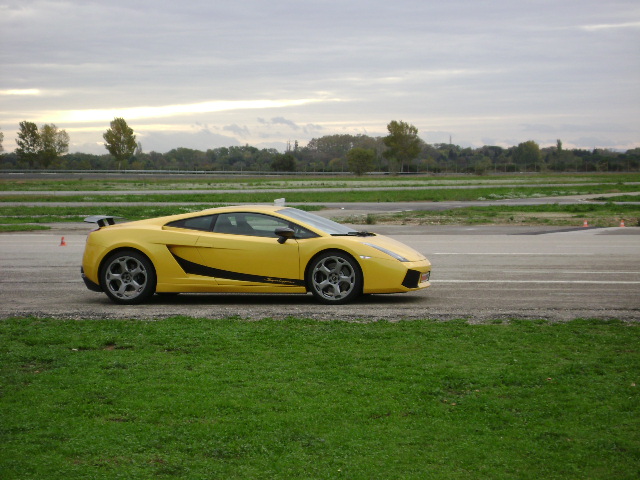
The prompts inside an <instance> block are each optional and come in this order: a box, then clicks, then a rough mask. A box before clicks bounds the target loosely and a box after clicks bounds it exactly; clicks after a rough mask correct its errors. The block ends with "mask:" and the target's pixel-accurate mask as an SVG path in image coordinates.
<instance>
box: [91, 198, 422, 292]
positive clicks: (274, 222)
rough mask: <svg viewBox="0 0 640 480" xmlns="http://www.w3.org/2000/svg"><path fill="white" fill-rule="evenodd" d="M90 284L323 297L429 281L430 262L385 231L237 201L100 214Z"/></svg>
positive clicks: (110, 288)
mask: <svg viewBox="0 0 640 480" xmlns="http://www.w3.org/2000/svg"><path fill="white" fill-rule="evenodd" d="M85 221H88V222H92V223H97V224H98V228H97V229H96V230H94V231H92V232H91V233H89V235H88V236H87V242H86V246H85V251H84V255H83V260H82V268H81V273H82V278H83V280H84V282H85V284H86V286H87V287H88V288H89V289H90V290H93V291H96V292H104V293H105V294H106V295H107V296H108V297H109V298H110V299H111V300H112V301H114V302H116V303H120V304H139V303H142V302H144V301H146V300H149V299H150V298H151V297H152V296H153V295H154V294H177V293H216V292H241V293H242V292H244V293H301V294H304V293H308V292H311V293H312V294H313V295H314V297H315V298H316V299H317V300H318V301H319V302H322V303H326V304H342V303H347V302H350V301H352V300H354V299H355V298H357V297H358V296H360V295H362V294H372V293H374V294H375V293H401V292H409V291H415V290H419V289H423V288H427V287H429V285H430V284H429V276H430V273H431V264H430V263H429V261H428V260H427V259H426V258H425V256H424V255H422V254H421V253H419V252H417V251H415V250H413V249H412V248H410V247H408V246H406V245H404V244H402V243H400V242H398V241H395V240H393V239H391V238H389V237H385V236H382V235H377V234H375V233H370V232H363V231H358V230H355V229H353V228H350V227H348V226H345V225H342V224H339V223H336V222H334V221H331V220H328V219H326V218H323V217H320V216H318V215H315V214H313V213H309V212H305V211H302V210H299V209H296V208H291V207H286V206H234V207H220V208H213V209H209V210H204V211H200V212H194V213H187V214H180V215H172V216H168V217H159V218H152V219H147V220H139V221H133V222H124V223H116V222H115V219H114V217H111V216H106V215H95V216H92V217H88V218H87V219H86V220H85Z"/></svg>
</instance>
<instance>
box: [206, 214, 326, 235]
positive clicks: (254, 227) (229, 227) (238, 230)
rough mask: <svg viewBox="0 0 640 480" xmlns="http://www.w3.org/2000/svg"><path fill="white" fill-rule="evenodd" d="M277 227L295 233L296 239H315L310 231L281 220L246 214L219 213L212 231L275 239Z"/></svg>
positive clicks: (269, 216) (267, 216)
mask: <svg viewBox="0 0 640 480" xmlns="http://www.w3.org/2000/svg"><path fill="white" fill-rule="evenodd" d="M278 227H286V228H291V229H292V230H293V231H294V232H295V237H296V238H312V237H317V235H316V234H315V233H313V232H311V231H310V230H307V229H306V228H303V227H301V226H299V225H297V224H295V223H293V222H291V221H288V220H285V219H283V218H278V217H272V216H271V215H265V214H262V213H246V212H234V213H221V214H220V215H219V216H218V218H217V220H216V223H215V225H214V227H213V231H214V232H216V233H228V234H232V235H249V236H253V237H274V238H275V237H276V234H275V229H276V228H278Z"/></svg>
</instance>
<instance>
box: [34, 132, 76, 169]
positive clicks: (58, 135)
mask: <svg viewBox="0 0 640 480" xmlns="http://www.w3.org/2000/svg"><path fill="white" fill-rule="evenodd" d="M40 146H41V150H40V152H39V155H38V160H39V161H40V163H41V164H42V166H43V167H44V168H47V167H49V165H51V164H52V163H53V162H54V160H56V159H57V158H58V157H59V156H60V155H62V154H63V153H67V152H68V151H69V134H68V133H67V132H66V131H65V130H58V127H56V126H55V125H54V124H53V123H52V124H45V125H43V126H42V130H41V131H40Z"/></svg>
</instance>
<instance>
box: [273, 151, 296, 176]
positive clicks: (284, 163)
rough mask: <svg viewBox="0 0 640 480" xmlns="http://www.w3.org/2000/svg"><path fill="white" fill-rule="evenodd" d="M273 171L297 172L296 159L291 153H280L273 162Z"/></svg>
mask: <svg viewBox="0 0 640 480" xmlns="http://www.w3.org/2000/svg"><path fill="white" fill-rule="evenodd" d="M271 169H272V170H275V171H276V172H295V171H296V157H294V156H293V155H291V154H290V153H279V154H278V155H276V156H275V158H274V159H273V162H271Z"/></svg>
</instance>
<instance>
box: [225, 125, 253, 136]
mask: <svg viewBox="0 0 640 480" xmlns="http://www.w3.org/2000/svg"><path fill="white" fill-rule="evenodd" d="M222 130H224V131H227V132H231V133H234V134H236V135H238V136H239V137H248V136H249V135H251V132H250V131H249V129H248V128H247V127H246V126H244V127H241V126H239V125H236V124H235V123H234V124H233V125H225V126H224V127H222Z"/></svg>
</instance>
